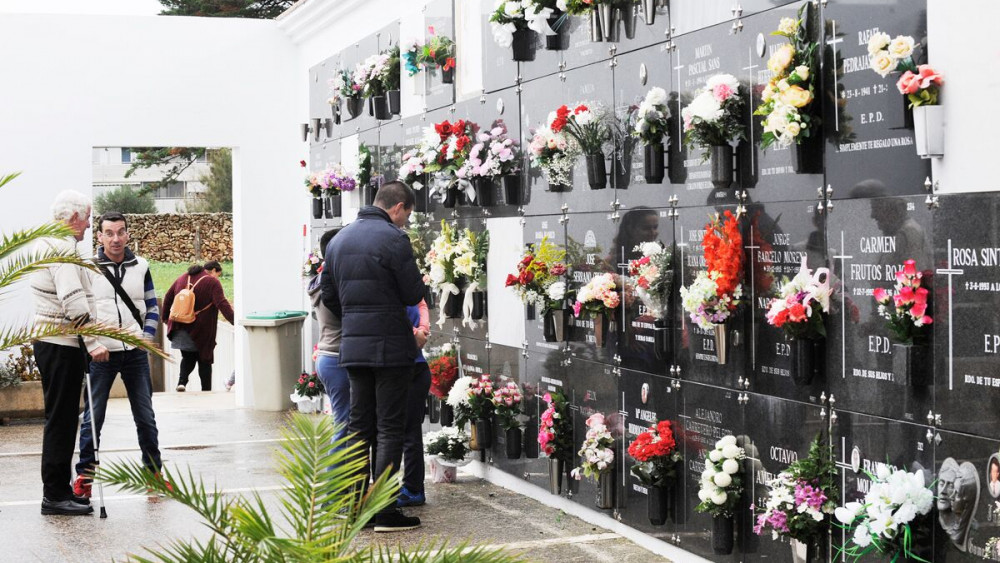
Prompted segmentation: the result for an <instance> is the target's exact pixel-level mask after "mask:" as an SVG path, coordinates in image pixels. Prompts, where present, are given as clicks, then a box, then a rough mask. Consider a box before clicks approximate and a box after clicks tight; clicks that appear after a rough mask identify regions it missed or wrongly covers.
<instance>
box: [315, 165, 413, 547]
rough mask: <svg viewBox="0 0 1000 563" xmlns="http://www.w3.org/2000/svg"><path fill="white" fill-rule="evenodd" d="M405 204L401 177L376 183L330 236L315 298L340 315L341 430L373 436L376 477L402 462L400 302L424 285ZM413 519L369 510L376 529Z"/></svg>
mask: <svg viewBox="0 0 1000 563" xmlns="http://www.w3.org/2000/svg"><path fill="white" fill-rule="evenodd" d="M413 203H414V197H413V190H411V189H410V188H409V187H408V186H407V185H406V184H404V183H402V182H389V183H387V184H385V185H383V186H382V187H381V188H379V190H378V194H377V195H376V196H375V205H374V206H368V207H363V208H361V211H359V212H358V218H357V220H355V221H354V222H353V223H351V224H350V225H348V226H347V227H345V228H344V229H343V230H341V231H340V234H338V235H337V236H336V237H335V238H334V239H333V241H331V242H330V244H329V247H328V248H327V249H326V268H325V269H324V270H323V274H322V277H321V278H320V284H321V287H322V299H323V304H324V305H326V306H327V308H328V309H330V310H331V311H333V313H334V314H335V315H337V316H339V317H340V318H341V321H342V322H341V325H342V329H343V331H342V335H341V340H340V365H341V366H343V367H345V368H347V373H348V375H349V376H350V378H351V418H350V424H349V425H348V431H349V432H351V433H353V434H356V435H357V436H358V439H360V440H363V441H364V443H365V446H366V447H367V445H368V444H370V443H371V442H372V441H373V440H374V439H376V437H377V440H376V444H377V445H376V450H377V451H376V454H375V472H376V477H378V476H379V475H382V473H384V472H385V471H386V470H391V471H392V472H395V471H397V470H398V469H399V466H400V463H401V461H402V452H403V437H404V436H403V431H404V427H405V425H406V392H407V388H408V386H409V383H410V379H411V376H412V374H413V362H414V360H415V359H416V357H417V343H416V340H415V339H414V337H413V325H412V324H411V323H410V320H409V318H408V317H407V315H406V307H407V306H408V305H416V304H417V303H419V302H420V300H421V299H423V297H424V294H425V292H426V288H425V286H424V282H423V279H422V276H421V275H420V271H419V270H418V269H417V263H416V261H415V260H414V259H413V248H412V247H411V246H410V239H409V237H408V236H407V235H406V232H404V231H403V230H402V228H403V227H404V226H406V224H407V222H408V221H409V218H410V213H411V212H412V211H413ZM366 449H367V448H366ZM369 466H370V464H368V465H366V468H365V469H366V471H367V469H368V467H369ZM419 525H420V519H419V518H416V517H409V516H405V515H403V514H402V513H401V512H400V511H399V509H398V508H395V505H393V507H392V508H387V509H386V510H383V511H382V512H379V513H378V515H376V516H375V531H376V532H393V531H399V530H410V529H413V528H416V527H417V526H419Z"/></svg>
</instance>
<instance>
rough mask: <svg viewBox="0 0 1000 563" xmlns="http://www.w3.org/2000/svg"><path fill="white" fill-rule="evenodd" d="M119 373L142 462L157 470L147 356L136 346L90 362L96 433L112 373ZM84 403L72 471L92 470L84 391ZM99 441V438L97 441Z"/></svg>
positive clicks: (88, 418) (91, 437)
mask: <svg viewBox="0 0 1000 563" xmlns="http://www.w3.org/2000/svg"><path fill="white" fill-rule="evenodd" d="M119 373H121V374H122V381H123V382H124V383H125V391H126V392H127V393H128V402H129V405H130V406H131V407H132V420H134V421H135V431H136V435H137V437H138V438H139V449H140V450H141V451H142V464H143V465H145V466H146V468H147V469H149V470H150V471H153V472H154V473H155V472H158V471H159V470H160V467H161V466H162V463H161V462H160V444H159V433H158V432H157V430H156V417H155V415H154V414H153V382H152V381H151V380H150V378H149V357H148V355H147V353H146V352H145V351H143V350H140V349H138V348H134V349H132V350H127V351H123V352H111V354H110V357H109V358H108V361H106V362H90V385H91V387H92V393H93V394H94V418H95V419H96V421H97V436H98V438H100V435H101V428H102V427H103V426H104V414H105V412H106V411H107V408H108V395H109V394H110V393H111V385H112V384H113V383H114V382H115V376H116V375H118V374H119ZM83 398H84V401H85V405H87V406H86V407H85V409H84V411H83V423H82V424H81V425H80V463H77V464H76V474H77V475H83V474H85V473H87V474H89V473H92V472H93V468H94V463H95V461H96V459H95V456H94V439H93V435H92V433H91V424H90V406H89V402H90V399H89V397H88V396H87V393H86V390H84V394H83ZM98 444H100V441H99V442H98Z"/></svg>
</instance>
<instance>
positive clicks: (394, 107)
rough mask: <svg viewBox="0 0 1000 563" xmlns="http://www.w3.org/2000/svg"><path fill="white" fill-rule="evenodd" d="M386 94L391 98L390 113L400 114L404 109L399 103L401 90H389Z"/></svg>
mask: <svg viewBox="0 0 1000 563" xmlns="http://www.w3.org/2000/svg"><path fill="white" fill-rule="evenodd" d="M385 95H386V97H387V98H388V99H389V113H391V114H392V115H399V114H400V112H401V111H402V107H401V106H400V103H399V90H389V91H388V92H386V93H385Z"/></svg>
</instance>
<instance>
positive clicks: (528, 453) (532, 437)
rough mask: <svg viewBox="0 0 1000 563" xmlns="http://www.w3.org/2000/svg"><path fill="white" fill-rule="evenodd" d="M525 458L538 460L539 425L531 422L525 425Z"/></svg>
mask: <svg viewBox="0 0 1000 563" xmlns="http://www.w3.org/2000/svg"><path fill="white" fill-rule="evenodd" d="M524 457H526V458H528V459H538V423H537V421H536V422H532V421H531V420H529V421H528V422H527V423H526V424H525V425H524Z"/></svg>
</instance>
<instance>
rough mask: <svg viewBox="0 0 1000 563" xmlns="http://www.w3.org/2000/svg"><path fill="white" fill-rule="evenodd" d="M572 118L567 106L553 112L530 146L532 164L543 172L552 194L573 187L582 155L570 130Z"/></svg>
mask: <svg viewBox="0 0 1000 563" xmlns="http://www.w3.org/2000/svg"><path fill="white" fill-rule="evenodd" d="M568 115H569V109H568V108H567V107H566V106H562V107H560V108H559V109H558V110H556V111H554V112H552V113H550V114H549V116H548V120H547V123H546V125H545V126H543V127H540V128H538V129H537V130H536V131H535V133H534V135H533V136H532V138H531V144H530V145H529V146H528V148H529V150H530V151H531V163H532V164H534V165H535V166H538V167H539V168H541V169H542V172H543V173H544V174H545V179H546V180H548V182H549V191H553V192H562V191H565V190H568V189H569V188H570V187H571V186H572V185H573V178H572V173H573V166H574V165H575V164H576V159H577V157H579V156H580V152H581V149H580V146H579V145H578V144H577V143H576V141H575V140H574V139H573V138H572V137H570V136H569V134H568V131H566V123H567V116H568Z"/></svg>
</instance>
